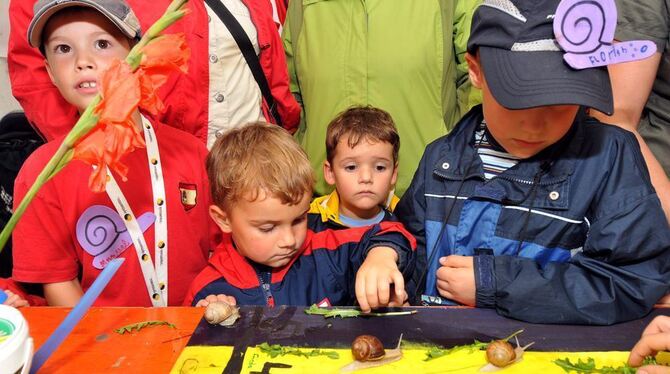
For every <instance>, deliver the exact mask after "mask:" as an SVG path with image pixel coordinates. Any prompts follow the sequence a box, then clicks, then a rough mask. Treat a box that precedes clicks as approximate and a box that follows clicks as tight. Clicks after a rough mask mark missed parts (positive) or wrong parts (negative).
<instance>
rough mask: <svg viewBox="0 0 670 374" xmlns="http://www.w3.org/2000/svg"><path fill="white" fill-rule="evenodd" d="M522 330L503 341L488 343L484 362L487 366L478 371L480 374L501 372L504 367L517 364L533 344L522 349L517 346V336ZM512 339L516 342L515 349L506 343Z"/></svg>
mask: <svg viewBox="0 0 670 374" xmlns="http://www.w3.org/2000/svg"><path fill="white" fill-rule="evenodd" d="M522 332H523V330H519V331H516V332H515V333H513V334H512V335H510V336H508V337H506V338H505V339H500V340H494V341H492V342H491V343H489V345H488V347H486V361H488V364H486V365H484V366H483V367H482V368H480V369H479V371H482V372H493V371H498V370H501V369H502V368H504V367H507V366H509V365H511V364H513V363H515V362H518V361H520V360H521V358H522V357H523V353H524V351H525V350H526V349H528V347H530V346H531V345H533V343H534V342H533V343H530V344H527V345H526V346H524V347H521V346H520V344H519V339H518V338H517V335H519V334H520V333H522ZM512 338H514V340H515V341H516V348H515V347H514V346H513V345H512V344H510V342H508V340H510V339H512Z"/></svg>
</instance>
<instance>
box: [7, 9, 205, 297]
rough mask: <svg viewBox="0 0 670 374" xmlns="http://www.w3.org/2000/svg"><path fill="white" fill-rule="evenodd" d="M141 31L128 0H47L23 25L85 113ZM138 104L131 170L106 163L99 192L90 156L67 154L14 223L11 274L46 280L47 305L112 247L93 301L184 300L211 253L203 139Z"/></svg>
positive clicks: (26, 181) (81, 283)
mask: <svg viewBox="0 0 670 374" xmlns="http://www.w3.org/2000/svg"><path fill="white" fill-rule="evenodd" d="M139 35H140V28H139V22H138V21H137V19H136V18H135V15H134V14H133V12H132V10H131V9H130V8H129V7H128V5H127V4H126V3H125V2H124V1H122V0H118V1H104V0H84V1H77V2H61V1H53V0H52V1H45V0H41V1H38V2H37V3H36V4H35V17H34V18H33V20H32V22H31V24H30V28H29V31H28V39H29V40H30V42H31V45H32V46H34V47H39V48H40V50H41V51H42V52H43V54H44V55H45V57H46V61H45V63H46V66H47V70H48V71H49V75H50V77H51V79H52V80H53V83H54V84H55V85H56V86H57V87H58V89H59V91H60V92H61V94H62V95H63V97H64V98H65V99H66V100H67V101H68V102H69V103H71V104H73V105H74V106H76V107H77V109H78V110H79V112H80V113H82V112H83V111H84V109H85V108H86V107H87V106H88V104H89V103H90V102H91V100H92V99H93V98H94V97H95V95H96V94H97V92H98V87H99V86H100V75H101V73H102V72H103V71H104V70H105V69H106V68H107V67H108V66H109V65H110V64H111V63H112V62H113V61H115V60H117V59H123V58H124V57H125V56H126V55H127V53H128V51H129V50H130V48H131V45H132V44H133V43H134V42H135V41H136V40H137V39H139ZM132 116H133V119H134V123H135V124H136V126H138V128H140V129H141V130H140V132H142V131H143V132H144V139H145V142H146V144H147V147H146V149H142V148H139V149H136V150H135V151H133V152H131V153H129V154H128V155H126V156H125V158H124V159H123V162H124V163H125V164H126V165H127V166H128V169H129V171H130V172H129V173H128V178H127V180H126V181H122V180H121V178H120V177H119V176H118V175H116V174H115V173H112V172H111V171H109V170H108V171H107V175H108V182H107V185H106V191H107V192H106V193H93V192H91V191H90V189H89V187H88V183H87V180H88V179H89V176H90V174H91V171H92V170H91V167H90V166H88V165H85V164H83V163H80V162H71V163H70V164H69V165H68V166H67V167H65V168H64V169H63V170H62V171H61V172H60V173H59V174H58V175H56V176H55V177H54V178H53V179H51V180H50V181H49V182H48V183H46V184H45V185H44V187H43V188H42V189H41V191H40V192H39V193H38V194H37V196H36V197H35V199H34V200H33V202H32V204H31V205H30V206H29V207H28V209H27V210H26V212H25V214H24V216H23V218H22V219H21V220H20V222H19V224H18V225H17V226H16V230H15V232H14V237H13V240H14V270H13V271H14V273H13V278H14V279H15V280H17V281H20V282H27V283H40V284H43V287H44V294H45V297H46V299H47V302H48V303H49V304H50V305H64V306H72V305H74V304H75V303H76V302H77V301H78V300H79V299H80V297H81V295H82V293H83V292H84V291H86V289H87V288H88V287H89V286H90V285H91V283H92V282H93V280H94V279H95V278H96V277H97V275H98V274H99V273H100V271H101V270H102V269H103V268H104V266H105V265H106V264H107V263H108V262H109V261H110V260H112V259H114V258H116V257H124V258H126V261H125V263H124V264H123V266H122V267H121V268H120V270H119V273H118V274H116V276H115V277H114V278H113V279H112V281H111V282H110V283H109V285H108V286H107V288H106V289H105V291H104V292H103V293H102V294H101V295H100V297H99V298H98V300H97V302H96V304H97V305H101V306H102V305H105V306H106V305H115V306H166V305H180V304H181V303H182V301H183V298H184V295H185V293H186V289H187V287H188V285H189V284H190V282H191V281H192V280H193V278H194V277H195V276H196V275H197V274H198V272H200V271H201V270H202V268H203V267H204V266H205V265H206V263H207V257H208V253H209V242H210V236H209V217H208V215H207V206H208V200H209V199H208V182H207V175H206V173H205V170H204V167H203V166H204V160H205V157H206V154H207V151H206V149H205V147H204V146H203V145H202V143H201V142H200V141H198V140H197V139H196V138H195V137H193V136H191V135H189V134H186V133H184V132H182V131H179V130H176V129H175V128H174V127H170V126H165V125H162V124H160V123H157V122H151V121H149V120H147V119H146V118H144V117H143V116H142V115H141V114H140V112H139V111H136V112H135V113H134V114H133V115H132ZM61 140H62V139H60V140H59V139H57V140H55V141H53V142H50V143H47V144H45V145H44V146H42V147H41V148H39V149H38V150H37V151H35V152H34V153H33V154H32V155H31V157H30V158H29V159H28V160H27V161H26V163H25V164H24V166H23V168H22V169H21V171H20V173H19V175H18V177H17V179H16V182H15V183H16V187H15V193H16V199H15V202H17V203H18V202H20V201H21V200H22V199H23V196H24V195H25V193H26V191H27V189H28V187H29V186H30V185H31V184H32V183H33V181H34V180H35V179H36V177H37V174H38V173H39V171H40V170H41V168H42V166H43V165H44V164H45V163H46V162H47V160H49V159H50V158H51V156H52V155H53V154H54V152H55V151H56V149H57V148H58V145H59V144H60V143H61ZM168 249H169V250H168Z"/></svg>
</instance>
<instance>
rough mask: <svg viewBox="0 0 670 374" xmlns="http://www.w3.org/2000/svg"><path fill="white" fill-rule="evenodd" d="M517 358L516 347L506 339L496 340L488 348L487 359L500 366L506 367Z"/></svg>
mask: <svg viewBox="0 0 670 374" xmlns="http://www.w3.org/2000/svg"><path fill="white" fill-rule="evenodd" d="M515 360H516V352H514V347H512V344H510V343H509V342H508V341H506V340H494V341H492V342H491V343H490V344H489V346H488V347H487V348H486V361H488V362H489V363H491V364H493V365H494V366H497V367H499V368H502V367H505V366H507V365H509V364H511V363H513V362H514V361H515Z"/></svg>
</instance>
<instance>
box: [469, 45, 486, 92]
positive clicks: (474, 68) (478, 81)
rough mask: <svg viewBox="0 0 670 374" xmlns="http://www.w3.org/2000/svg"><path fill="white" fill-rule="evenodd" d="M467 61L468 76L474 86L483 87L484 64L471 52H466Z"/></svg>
mask: <svg viewBox="0 0 670 374" xmlns="http://www.w3.org/2000/svg"><path fill="white" fill-rule="evenodd" d="M465 61H467V62H468V76H469V77H470V82H471V83H472V85H473V86H475V87H477V88H482V80H483V75H482V66H481V65H480V64H479V58H478V57H476V56H473V55H471V54H469V53H466V54H465Z"/></svg>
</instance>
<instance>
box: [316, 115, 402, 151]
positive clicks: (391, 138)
mask: <svg viewBox="0 0 670 374" xmlns="http://www.w3.org/2000/svg"><path fill="white" fill-rule="evenodd" d="M345 136H348V142H347V145H349V147H350V148H353V147H355V146H357V145H358V143H360V142H361V140H368V141H370V142H373V143H376V142H383V143H389V144H391V145H392V146H393V162H394V163H397V162H398V151H399V150H400V136H399V135H398V130H397V129H396V127H395V123H394V122H393V118H391V115H390V114H389V113H388V112H387V111H385V110H382V109H379V108H375V107H372V106H353V107H351V108H349V109H347V110H345V111H344V112H342V113H340V114H338V115H337V117H335V118H334V119H333V120H332V121H331V122H330V124H328V129H327V130H326V159H327V160H328V162H330V163H331V164H332V162H333V158H335V149H336V148H337V144H338V143H339V142H340V140H342V139H343V138H344V137H345Z"/></svg>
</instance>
